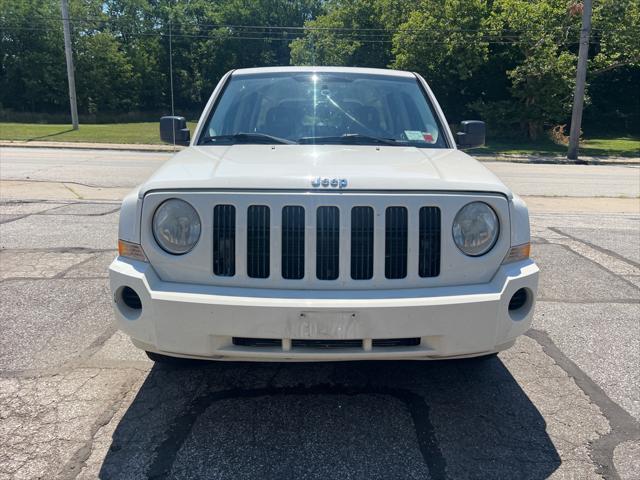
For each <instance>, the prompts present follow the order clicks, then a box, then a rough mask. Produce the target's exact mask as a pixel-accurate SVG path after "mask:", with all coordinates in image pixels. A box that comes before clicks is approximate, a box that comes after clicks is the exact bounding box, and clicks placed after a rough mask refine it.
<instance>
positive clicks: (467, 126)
mask: <svg viewBox="0 0 640 480" xmlns="http://www.w3.org/2000/svg"><path fill="white" fill-rule="evenodd" d="M485 135H486V127H485V124H484V122H481V121H480V120H465V121H464V122H460V131H459V132H457V133H456V143H457V144H458V148H475V147H482V146H484V140H485Z"/></svg>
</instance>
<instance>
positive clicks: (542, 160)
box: [0, 140, 640, 166]
mask: <svg viewBox="0 0 640 480" xmlns="http://www.w3.org/2000/svg"><path fill="white" fill-rule="evenodd" d="M0 147H15V148H67V149H74V150H116V151H124V150H126V151H131V152H163V153H174V152H179V151H180V150H182V149H183V148H184V147H182V146H173V145H151V144H135V143H129V144H123V143H85V142H29V141H12V140H0ZM470 155H471V156H472V157H473V158H475V159H476V160H478V161H480V162H508V163H530V164H547V165H638V166H640V157H594V156H589V157H581V158H580V159H579V160H578V161H572V160H567V158H565V157H560V156H553V157H545V156H537V155H509V154H499V153H498V154H495V155H488V154H473V153H470Z"/></svg>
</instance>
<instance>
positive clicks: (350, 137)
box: [298, 133, 404, 145]
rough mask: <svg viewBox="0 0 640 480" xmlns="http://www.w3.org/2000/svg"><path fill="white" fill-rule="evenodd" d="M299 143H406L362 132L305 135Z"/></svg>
mask: <svg viewBox="0 0 640 480" xmlns="http://www.w3.org/2000/svg"><path fill="white" fill-rule="evenodd" d="M298 143H301V144H306V143H349V144H356V145H357V144H361V145H367V144H368V143H377V144H382V145H404V143H403V142H399V141H397V140H394V139H393V138H383V137H374V136H373V135H362V134H360V133H345V134H344V135H340V136H335V137H303V138H299V139H298Z"/></svg>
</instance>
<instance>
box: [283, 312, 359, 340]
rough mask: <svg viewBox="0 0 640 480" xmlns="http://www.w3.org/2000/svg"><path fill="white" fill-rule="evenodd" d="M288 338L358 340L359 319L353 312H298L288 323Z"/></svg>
mask: <svg viewBox="0 0 640 480" xmlns="http://www.w3.org/2000/svg"><path fill="white" fill-rule="evenodd" d="M289 331H290V333H289V338H299V339H305V338H317V339H351V338H360V337H359V335H358V332H359V319H358V315H357V314H356V313H355V312H300V314H299V315H298V318H297V319H295V320H294V321H292V322H289Z"/></svg>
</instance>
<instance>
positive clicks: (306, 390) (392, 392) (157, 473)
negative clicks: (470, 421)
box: [146, 384, 447, 480]
mask: <svg viewBox="0 0 640 480" xmlns="http://www.w3.org/2000/svg"><path fill="white" fill-rule="evenodd" d="M204 392H205V393H203V394H202V395H200V396H198V397H196V398H195V399H194V400H193V401H192V402H191V403H190V404H189V405H187V406H186V407H185V408H184V410H183V413H182V415H179V416H177V417H176V418H175V420H174V421H173V423H172V424H171V426H170V427H169V429H168V430H167V432H166V438H165V439H164V441H163V442H162V443H160V444H159V445H157V446H156V448H155V449H154V452H153V458H154V460H153V462H152V463H151V465H150V466H149V467H148V469H147V472H146V473H147V478H150V479H162V478H167V477H169V476H170V473H171V468H172V467H173V464H174V463H175V461H176V457H177V455H178V452H179V451H180V449H181V447H182V445H183V444H184V443H185V441H186V440H187V437H188V436H189V433H190V432H191V430H192V428H193V426H194V424H195V422H196V421H197V419H198V418H199V417H200V416H201V415H202V414H203V413H204V412H205V411H206V410H207V409H208V408H209V407H210V406H211V405H212V404H213V403H215V402H219V401H221V400H229V399H247V398H258V397H273V396H290V395H345V396H355V395H387V396H391V397H394V398H396V399H398V400H400V401H401V402H403V403H404V404H405V405H406V407H407V409H408V411H409V413H410V415H411V419H412V421H413V425H414V429H415V433H416V437H417V440H418V447H419V449H420V453H421V455H422V458H423V460H424V463H425V465H426V466H427V468H428V469H429V474H430V476H431V478H433V479H435V480H441V479H445V478H447V476H446V470H447V464H446V460H445V458H444V456H443V454H442V451H441V450H440V447H439V443H438V440H437V438H436V434H435V429H434V427H433V424H432V423H431V420H430V418H429V412H430V410H429V405H427V403H426V402H425V400H424V398H423V397H422V396H420V395H418V394H417V393H415V392H412V391H411V390H406V389H402V388H390V387H378V386H372V385H366V386H363V387H350V386H347V385H337V384H318V385H314V386H304V385H302V384H299V385H296V386H292V387H274V386H267V387H264V388H255V389H240V388H234V389H229V390H223V391H213V392H212V391H210V389H209V388H205V389H204Z"/></svg>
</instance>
